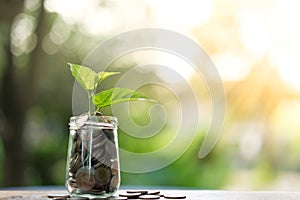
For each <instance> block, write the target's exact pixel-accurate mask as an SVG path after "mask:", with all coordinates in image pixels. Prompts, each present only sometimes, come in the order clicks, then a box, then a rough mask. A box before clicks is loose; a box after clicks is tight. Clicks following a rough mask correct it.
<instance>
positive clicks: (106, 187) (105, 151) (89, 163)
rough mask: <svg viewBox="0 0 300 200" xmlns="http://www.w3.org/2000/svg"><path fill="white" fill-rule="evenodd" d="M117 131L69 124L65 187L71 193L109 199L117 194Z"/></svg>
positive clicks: (106, 126) (95, 125) (109, 127)
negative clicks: (108, 197) (107, 197)
mask: <svg viewBox="0 0 300 200" xmlns="http://www.w3.org/2000/svg"><path fill="white" fill-rule="evenodd" d="M80 120H82V119H80ZM77 122H79V121H77ZM72 125H73V126H72ZM114 131H116V129H114V126H113V125H111V124H109V123H100V126H99V123H90V122H89V121H84V122H81V123H76V126H74V124H72V123H70V142H69V152H68V154H69V156H68V163H67V164H68V165H67V177H66V178H67V180H66V187H67V189H68V191H69V192H70V193H71V194H74V195H79V196H80V195H95V196H97V195H100V196H110V195H112V194H113V193H115V192H116V191H117V189H118V188H119V185H120V172H119V171H120V170H119V161H118V149H117V143H116V139H115V136H116V135H115V133H114Z"/></svg>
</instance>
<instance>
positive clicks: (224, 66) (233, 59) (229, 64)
mask: <svg viewBox="0 0 300 200" xmlns="http://www.w3.org/2000/svg"><path fill="white" fill-rule="evenodd" d="M212 60H213V61H214V63H215V65H216V67H217V69H218V71H219V73H220V76H221V78H222V80H224V81H238V80H240V79H243V78H245V77H246V76H247V75H248V74H249V73H250V70H251V65H249V64H248V63H249V62H248V61H247V60H246V59H244V58H242V56H240V55H235V54H232V53H222V54H221V53H220V54H215V55H212Z"/></svg>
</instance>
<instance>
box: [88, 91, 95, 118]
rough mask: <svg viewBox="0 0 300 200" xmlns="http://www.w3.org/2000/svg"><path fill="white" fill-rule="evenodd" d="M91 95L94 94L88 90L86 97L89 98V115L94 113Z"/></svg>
mask: <svg viewBox="0 0 300 200" xmlns="http://www.w3.org/2000/svg"><path fill="white" fill-rule="evenodd" d="M93 96H94V91H88V98H89V115H90V116H93V115H94V109H95V107H94V104H93Z"/></svg>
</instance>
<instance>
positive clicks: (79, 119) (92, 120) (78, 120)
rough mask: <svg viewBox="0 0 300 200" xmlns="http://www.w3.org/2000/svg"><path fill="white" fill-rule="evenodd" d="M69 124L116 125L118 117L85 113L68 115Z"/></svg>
mask: <svg viewBox="0 0 300 200" xmlns="http://www.w3.org/2000/svg"><path fill="white" fill-rule="evenodd" d="M69 125H70V126H82V125H93V126H106V127H116V126H117V125H118V118H117V117H113V116H89V115H87V114H83V115H79V116H72V117H70V123H69Z"/></svg>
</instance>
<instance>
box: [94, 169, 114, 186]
mask: <svg viewBox="0 0 300 200" xmlns="http://www.w3.org/2000/svg"><path fill="white" fill-rule="evenodd" d="M110 177H111V171H110V170H109V169H107V168H105V167H99V168H97V169H96V178H97V181H98V183H99V185H105V184H106V183H108V182H109V181H110Z"/></svg>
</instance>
